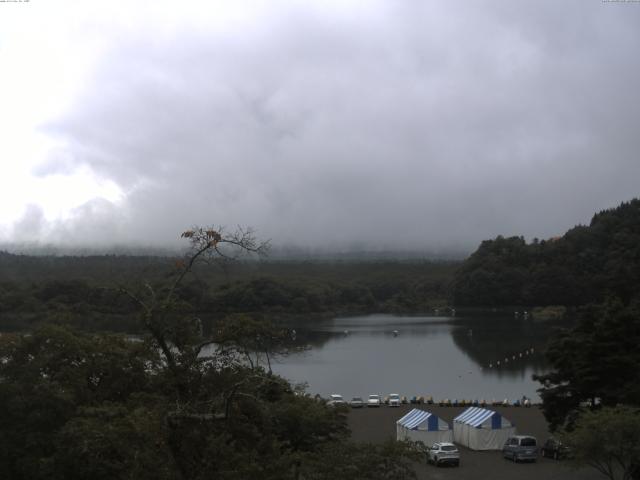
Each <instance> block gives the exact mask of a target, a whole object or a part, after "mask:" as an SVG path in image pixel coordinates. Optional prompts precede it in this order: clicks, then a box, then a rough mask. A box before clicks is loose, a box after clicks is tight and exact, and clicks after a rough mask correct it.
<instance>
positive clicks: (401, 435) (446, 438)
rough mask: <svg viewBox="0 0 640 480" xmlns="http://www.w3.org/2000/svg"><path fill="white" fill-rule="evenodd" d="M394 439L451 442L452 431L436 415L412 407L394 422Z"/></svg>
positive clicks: (425, 442) (432, 442)
mask: <svg viewBox="0 0 640 480" xmlns="http://www.w3.org/2000/svg"><path fill="white" fill-rule="evenodd" d="M396 439H397V440H411V441H413V442H418V441H419V442H422V443H424V444H425V445H427V446H429V445H433V444H434V443H436V442H452V441H453V431H452V430H451V427H450V426H449V424H448V423H447V422H445V421H444V420H442V419H441V418H440V417H438V416H437V415H435V414H433V413H431V412H426V411H424V410H420V409H417V408H414V409H413V410H411V411H410V412H409V413H407V414H406V415H405V416H404V417H402V418H401V419H400V420H398V421H397V422H396Z"/></svg>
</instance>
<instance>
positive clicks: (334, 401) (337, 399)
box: [327, 393, 347, 407]
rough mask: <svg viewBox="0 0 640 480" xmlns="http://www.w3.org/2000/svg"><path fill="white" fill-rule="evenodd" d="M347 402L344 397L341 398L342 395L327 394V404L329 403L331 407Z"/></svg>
mask: <svg viewBox="0 0 640 480" xmlns="http://www.w3.org/2000/svg"><path fill="white" fill-rule="evenodd" d="M346 403H347V402H345V401H344V398H342V395H339V394H337V393H332V394H331V395H329V401H328V402H327V405H331V406H332V407H335V406H336V405H345V404H346Z"/></svg>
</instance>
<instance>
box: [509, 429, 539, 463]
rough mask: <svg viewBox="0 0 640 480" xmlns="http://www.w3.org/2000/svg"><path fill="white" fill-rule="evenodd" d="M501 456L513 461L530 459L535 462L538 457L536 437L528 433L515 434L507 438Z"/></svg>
mask: <svg viewBox="0 0 640 480" xmlns="http://www.w3.org/2000/svg"><path fill="white" fill-rule="evenodd" d="M502 456H503V457H504V458H510V459H511V460H513V461H514V462H517V461H519V460H531V461H533V462H535V461H536V460H537V459H538V442H537V441H536V437H531V436H529V435H515V436H513V437H509V438H507V441H506V442H505V444H504V446H503V447H502Z"/></svg>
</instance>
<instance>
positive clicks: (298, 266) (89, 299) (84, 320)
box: [0, 253, 458, 332]
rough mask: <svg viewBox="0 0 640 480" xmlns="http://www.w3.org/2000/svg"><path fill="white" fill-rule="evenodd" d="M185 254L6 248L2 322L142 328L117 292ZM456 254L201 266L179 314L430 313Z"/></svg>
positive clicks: (9, 326)
mask: <svg viewBox="0 0 640 480" xmlns="http://www.w3.org/2000/svg"><path fill="white" fill-rule="evenodd" d="M180 261H181V260H180V259H179V258H169V257H130V256H114V255H105V256H89V257H51V256H44V257H37V256H24V255H12V254H9V253H0V329H2V330H17V329H25V328H27V329H28V328H32V327H33V326H34V325H36V324H40V323H43V322H47V321H49V322H55V323H64V324H71V325H74V326H77V327H80V328H83V329H87V330H110V331H127V332H135V331H137V330H138V329H139V327H140V325H139V322H138V320H137V317H136V310H135V305H133V304H132V302H131V299H129V298H127V297H126V296H124V295H122V294H121V293H119V288H121V287H123V286H124V287H126V286H128V285H130V284H131V282H132V281H144V282H148V283H150V284H152V285H153V284H160V283H162V282H163V281H165V280H166V278H168V277H169V276H171V275H172V274H173V273H174V272H175V270H176V268H177V266H176V265H178V264H179V262H180ZM457 266H458V263H455V262H430V261H396V262H392V261H383V262H374V261H369V262H351V261H344V262H340V261H338V262H312V261H308V262H301V261H269V259H268V257H267V258H266V259H262V260H246V261H242V262H216V263H215V264H202V265H197V267H196V268H194V272H193V276H191V277H190V278H189V279H188V280H185V282H184V283H183V284H181V285H180V288H179V289H178V291H177V294H178V297H179V298H180V299H181V300H182V304H181V313H189V314H195V315H197V316H199V317H200V318H201V319H202V320H203V322H204V324H205V328H209V327H210V325H211V324H212V322H213V320H215V319H218V318H221V317H223V316H224V315H227V314H230V313H240V312H242V313H255V314H259V315H261V316H268V317H270V318H274V319H282V318H285V319H288V318H293V319H295V320H296V321H299V322H303V323H304V322H305V321H306V319H308V318H315V317H318V316H330V315H336V314H349V313H353V314H360V313H370V312H426V311H430V310H431V309H432V308H434V307H440V306H442V305H445V304H446V302H447V291H448V286H449V283H450V281H451V278H452V277H453V272H454V271H455V268H456V267H457Z"/></svg>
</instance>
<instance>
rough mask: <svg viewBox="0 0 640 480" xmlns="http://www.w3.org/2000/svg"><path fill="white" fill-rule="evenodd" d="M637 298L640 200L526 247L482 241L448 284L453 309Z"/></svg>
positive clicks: (511, 241) (513, 240) (514, 241)
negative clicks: (454, 307) (611, 296)
mask: <svg viewBox="0 0 640 480" xmlns="http://www.w3.org/2000/svg"><path fill="white" fill-rule="evenodd" d="M609 294H613V295H616V296H618V297H620V298H621V299H622V300H624V301H625V302H628V301H629V300H630V299H631V298H632V297H634V296H637V295H639V294H640V200H639V199H633V200H631V201H629V202H624V203H622V204H621V205H620V206H618V207H616V208H613V209H610V210H603V211H601V212H600V213H597V214H596V215H594V217H593V219H592V220H591V223H590V224H589V226H577V227H574V228H572V229H571V230H569V231H568V232H567V233H566V234H565V235H564V236H562V237H560V238H554V239H550V240H546V241H545V240H542V241H538V240H534V241H533V242H531V243H526V242H525V240H524V239H523V238H522V237H510V238H504V237H501V236H499V237H497V238H496V239H495V240H486V241H484V242H482V244H481V245H480V247H479V248H478V249H477V250H476V251H475V252H474V253H473V254H472V255H471V256H470V257H469V258H468V259H467V260H465V261H464V263H463V264H462V265H461V267H460V268H459V269H458V271H457V272H456V275H455V278H454V281H453V283H452V289H451V296H452V300H453V303H454V304H455V305H461V306H462V305H474V306H499V305H584V304H587V303H591V302H599V301H601V300H602V299H603V298H604V297H606V296H607V295H609Z"/></svg>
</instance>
